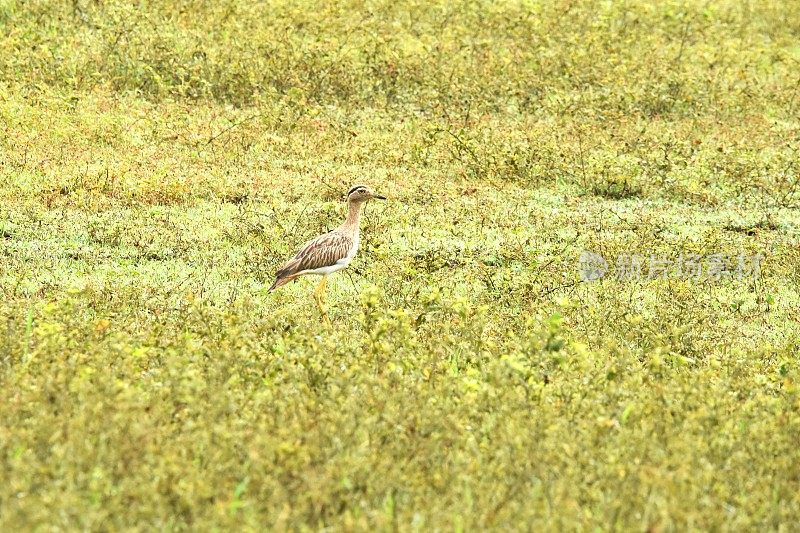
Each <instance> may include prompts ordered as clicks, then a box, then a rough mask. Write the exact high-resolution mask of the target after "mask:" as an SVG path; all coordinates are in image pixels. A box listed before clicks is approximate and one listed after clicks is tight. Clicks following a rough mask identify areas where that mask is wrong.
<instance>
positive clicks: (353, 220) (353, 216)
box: [342, 202, 363, 233]
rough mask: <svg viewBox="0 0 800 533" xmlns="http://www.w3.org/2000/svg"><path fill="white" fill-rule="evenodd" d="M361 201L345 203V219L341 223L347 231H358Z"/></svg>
mask: <svg viewBox="0 0 800 533" xmlns="http://www.w3.org/2000/svg"><path fill="white" fill-rule="evenodd" d="M362 203H363V202H349V203H348V204H347V209H348V211H347V219H346V220H345V221H344V224H342V229H343V230H345V231H347V232H348V233H355V232H357V231H358V223H359V220H360V218H361V205H362Z"/></svg>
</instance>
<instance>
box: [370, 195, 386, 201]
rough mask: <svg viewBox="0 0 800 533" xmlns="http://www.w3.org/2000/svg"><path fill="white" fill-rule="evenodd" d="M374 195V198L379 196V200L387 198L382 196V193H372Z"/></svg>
mask: <svg viewBox="0 0 800 533" xmlns="http://www.w3.org/2000/svg"><path fill="white" fill-rule="evenodd" d="M372 197H373V198H377V199H378V200H386V197H385V196H381V195H380V194H374V195H372Z"/></svg>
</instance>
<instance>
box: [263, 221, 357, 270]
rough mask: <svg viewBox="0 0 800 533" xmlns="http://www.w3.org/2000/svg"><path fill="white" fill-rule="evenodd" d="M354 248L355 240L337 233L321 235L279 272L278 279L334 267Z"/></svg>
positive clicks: (305, 246) (308, 243) (307, 244)
mask: <svg viewBox="0 0 800 533" xmlns="http://www.w3.org/2000/svg"><path fill="white" fill-rule="evenodd" d="M352 246H353V240H352V239H351V238H350V237H348V236H347V235H344V234H342V233H339V232H337V231H332V232H330V233H326V234H325V235H320V236H319V237H317V238H316V239H312V240H310V241H308V242H307V243H306V244H305V245H304V246H303V248H302V249H301V250H300V251H299V252H297V255H295V256H294V257H293V258H292V259H290V260H289V261H288V262H287V263H286V264H285V265H283V267H282V268H281V269H280V270H278V272H277V273H276V277H277V278H285V277H288V276H292V275H294V274H297V273H299V272H302V271H304V270H314V269H317V268H323V267H326V266H333V265H335V264H336V262H337V261H339V260H340V259H344V258H345V257H347V252H349V251H350V248H351V247H352Z"/></svg>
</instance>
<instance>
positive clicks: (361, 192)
mask: <svg viewBox="0 0 800 533" xmlns="http://www.w3.org/2000/svg"><path fill="white" fill-rule="evenodd" d="M373 198H377V199H379V200H386V197H385V196H381V195H380V194H376V193H375V191H373V190H372V189H370V188H369V187H367V186H366V185H356V186H354V187H353V188H351V189H350V190H349V191H347V201H348V202H359V203H360V202H366V201H367V200H371V199H373Z"/></svg>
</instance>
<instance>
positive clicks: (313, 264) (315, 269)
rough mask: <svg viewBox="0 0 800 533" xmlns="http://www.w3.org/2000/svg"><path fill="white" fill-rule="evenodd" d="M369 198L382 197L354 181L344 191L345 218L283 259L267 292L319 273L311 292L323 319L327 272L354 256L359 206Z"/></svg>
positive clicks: (324, 315) (335, 269)
mask: <svg viewBox="0 0 800 533" xmlns="http://www.w3.org/2000/svg"><path fill="white" fill-rule="evenodd" d="M372 198H379V199H381V200H385V199H386V198H385V197H383V196H380V195H378V194H375V193H374V192H373V191H372V190H371V189H369V188H368V187H365V186H363V185H356V186H355V187H353V188H352V189H350V190H349V191H348V193H347V206H348V213H347V219H346V220H345V221H344V223H342V225H340V226H339V227H338V228H336V229H335V230H333V231H331V232H328V233H326V234H324V235H320V236H319V237H316V238H314V239H311V240H310V241H308V242H307V243H306V244H304V245H303V247H302V248H301V249H300V251H299V252H297V255H295V256H294V257H293V258H292V259H290V260H289V261H287V262H286V264H285V265H283V267H281V269H280V270H278V272H277V273H276V274H275V282H274V283H273V284H272V286H271V287H270V288H269V290H270V292H272V291H274V290H275V289H277V288H278V287H281V286H282V285H285V284H287V283H289V282H290V281H292V280H294V279H297V278H298V277H300V276H303V275H307V274H317V275H321V276H322V280H321V281H320V284H319V287H318V288H317V290H316V292H315V293H314V299H315V300H316V301H317V305H318V306H319V309H320V312H321V313H322V316H323V317H324V318H325V320H326V321H327V320H328V315H327V313H326V312H325V308H324V306H323V304H322V302H323V300H324V291H325V284H326V281H327V276H328V274H332V273H334V272H336V271H338V270H341V269H343V268H346V267H347V265H349V264H350V261H351V260H352V259H353V257H355V255H356V252H357V251H358V244H359V218H360V215H361V206H362V205H364V203H366V202H367V201H369V200H371V199H372Z"/></svg>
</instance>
